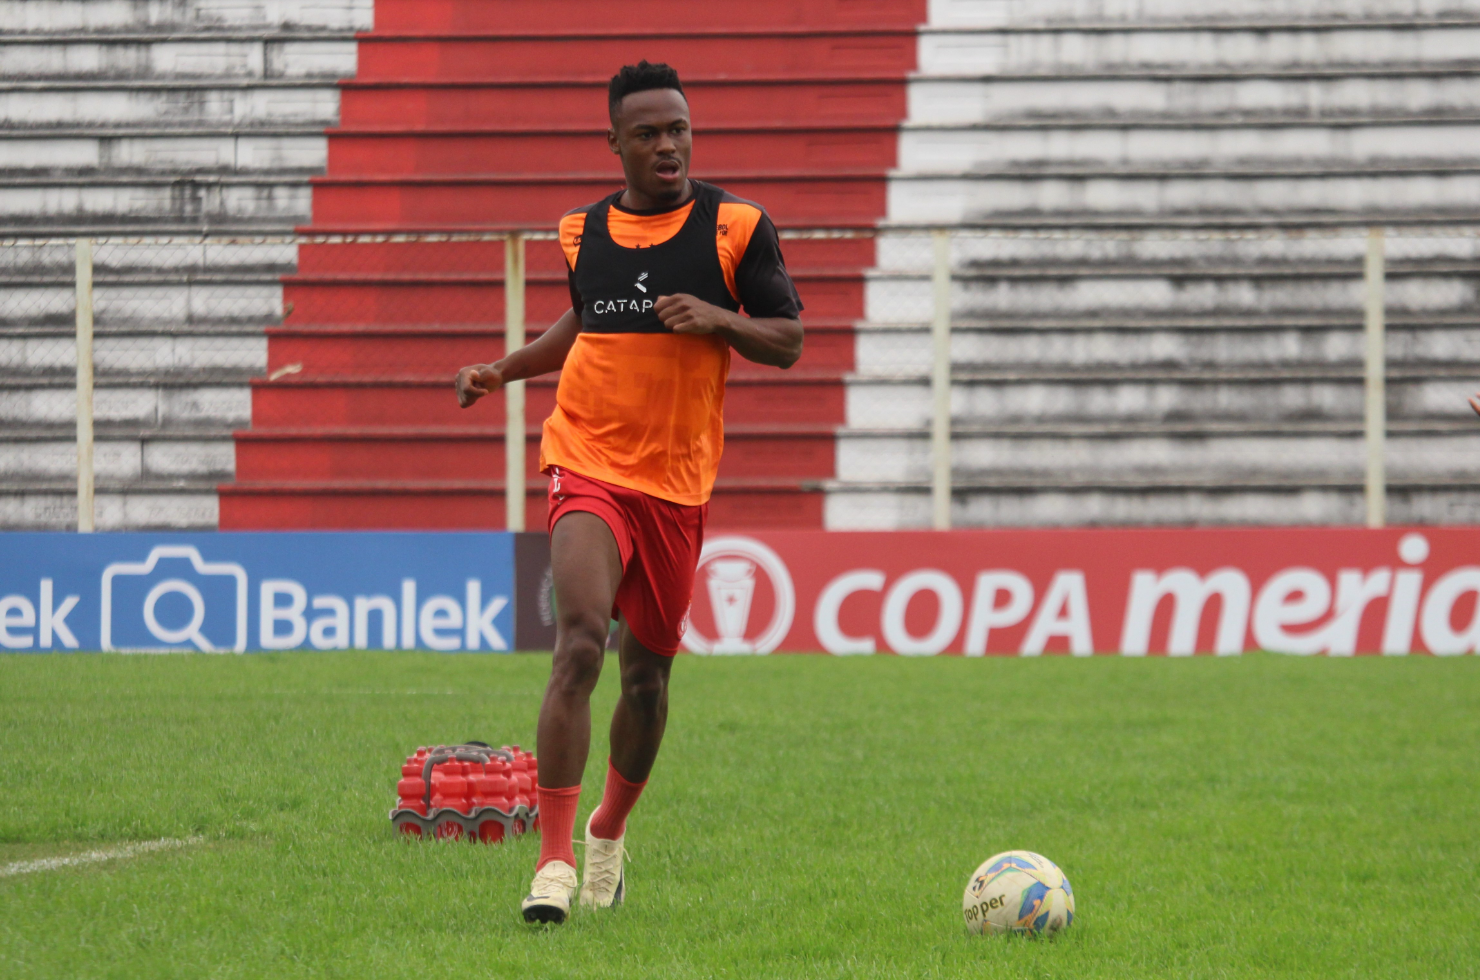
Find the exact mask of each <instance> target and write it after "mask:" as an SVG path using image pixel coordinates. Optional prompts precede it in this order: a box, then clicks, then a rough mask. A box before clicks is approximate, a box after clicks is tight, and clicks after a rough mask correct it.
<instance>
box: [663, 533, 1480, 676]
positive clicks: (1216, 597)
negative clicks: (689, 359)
mask: <svg viewBox="0 0 1480 980" xmlns="http://www.w3.org/2000/svg"><path fill="white" fill-rule="evenodd" d="M1477 598H1480V528H1472V527H1465V528H1451V527H1445V528H1397V529H1388V530H1382V531H1369V530H1364V529H1355V528H1219V529H1207V530H1203V529H1197V530H1181V529H1178V530H1160V529H1105V530H1078V529H1075V530H1068V529H1066V530H1022V531H1018V530H1004V531H881V532H840V531H776V532H769V533H766V532H762V533H756V534H743V535H741V534H716V535H713V536H711V538H710V539H709V540H708V541H707V542H706V543H705V547H704V555H703V558H702V560H701V562H700V565H699V571H698V575H697V577H696V579H695V582H694V603H693V607H692V609H691V611H690V624H689V630H688V632H687V633H686V635H685V637H684V643H685V646H686V647H687V648H688V649H689V650H691V651H693V652H695V653H712V654H728V653H770V652H772V651H797V652H802V651H807V652H818V651H821V652H827V653H833V654H868V653H896V654H906V655H912V656H931V655H936V654H957V655H960V654H964V655H966V656H983V655H1021V656H1033V655H1037V654H1049V653H1071V654H1077V655H1081V656H1087V655H1090V654H1096V653H1107V654H1108V653H1119V654H1124V655H1127V656H1133V655H1142V654H1170V655H1173V656H1178V655H1187V654H1194V653H1218V654H1233V653H1241V652H1243V651H1245V650H1271V651H1278V652H1283V653H1295V654H1329V655H1350V654H1358V653H1386V654H1406V653H1433V654H1441V655H1450V654H1461V653H1474V652H1476V651H1477V649H1480V605H1477Z"/></svg>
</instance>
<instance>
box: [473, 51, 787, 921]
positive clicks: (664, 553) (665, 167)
mask: <svg viewBox="0 0 1480 980" xmlns="http://www.w3.org/2000/svg"><path fill="white" fill-rule="evenodd" d="M607 101H608V108H609V112H610V116H611V129H609V130H608V131H607V143H608V145H609V146H610V147H611V151H612V152H613V153H615V154H617V155H618V156H619V157H621V159H622V171H623V173H624V174H625V176H626V181H627V186H626V188H625V189H624V190H622V191H621V192H619V193H616V194H613V195H612V196H610V197H608V198H605V199H603V200H601V201H598V202H597V203H595V204H592V205H589V206H587V207H584V208H577V209H576V210H574V211H572V212H570V213H569V214H567V215H566V216H565V217H564V218H563V219H561V222H560V244H561V246H562V248H563V249H564V251H565V258H566V263H567V265H568V266H569V273H570V275H569V278H570V296H571V309H570V310H568V311H567V312H566V313H565V314H564V315H563V316H561V318H560V319H559V320H557V321H556V323H555V325H554V326H553V327H551V328H550V329H549V330H547V331H546V332H545V333H544V335H543V336H541V337H540V338H539V339H538V340H536V341H535V342H534V343H532V344H530V345H529V346H527V347H525V348H523V349H522V350H518V351H514V352H513V353H511V354H509V355H508V356H507V357H505V358H504V359H503V360H501V361H498V362H497V363H495V364H477V365H473V366H470V367H465V368H463V369H462V370H461V371H460V372H458V376H457V397H458V402H459V403H460V404H461V405H462V406H463V407H464V408H466V407H468V406H469V405H471V404H473V403H474V402H475V401H477V400H478V399H479V398H481V397H482V396H483V395H486V394H489V393H490V392H493V391H495V390H497V389H498V388H499V387H500V386H502V385H504V384H506V383H508V382H510V381H517V380H519V379H522V378H532V377H535V376H537V375H541V374H548V373H549V372H551V371H562V373H561V376H560V386H559V388H558V390H557V392H556V395H555V411H554V413H553V414H552V415H551V416H550V418H549V419H547V420H546V422H545V431H544V439H543V442H542V443H541V446H540V469H541V471H542V472H544V473H548V474H549V475H550V514H549V527H550V560H551V566H552V570H553V574H554V579H555V602H556V606H557V609H558V617H557V623H556V632H555V658H554V664H553V666H552V669H551V672H550V683H549V686H548V687H547V688H546V689H545V699H544V703H543V704H542V705H541V706H540V722H539V732H538V736H537V738H538V742H539V759H540V780H539V781H540V785H539V806H540V833H541V840H540V859H539V863H538V865H537V866H536V869H535V875H534V881H533V883H532V884H531V885H530V887H529V894H528V896H526V897H525V899H524V901H523V903H522V909H523V913H524V918H525V920H526V921H528V922H564V921H565V919H566V917H567V916H568V915H569V914H570V903H571V899H572V897H573V896H574V895H575V891H576V869H575V852H574V849H573V848H572V845H571V837H572V833H573V831H574V829H575V818H576V803H577V800H578V798H579V797H580V792H581V775H582V773H583V772H584V771H585V768H586V755H587V753H588V752H589V750H590V741H591V706H590V697H591V691H592V689H593V688H594V687H595V686H596V680H597V677H598V676H599V675H600V673H601V665H602V659H603V655H604V651H605V648H606V638H607V626H608V623H609V621H610V619H611V618H612V617H616V618H617V620H618V624H619V630H618V652H619V656H620V658H621V671H622V683H621V696H620V697H619V699H618V701H617V707H616V710H615V711H614V712H613V713H612V721H611V740H610V741H611V757H610V759H609V760H608V765H607V771H606V789H605V791H604V793H603V794H602V799H601V805H600V806H598V807H597V809H596V811H595V812H594V813H592V814H591V818H590V820H588V821H587V823H586V875H585V880H584V881H583V882H582V884H581V889H580V900H581V904H582V905H585V906H587V907H592V908H609V907H611V906H613V905H615V904H617V903H618V902H620V901H621V900H622V896H623V892H624V880H623V873H622V860H623V849H622V842H623V838H624V835H625V833H626V822H627V815H628V813H630V812H631V810H632V807H633V805H634V804H635V803H636V802H637V798H638V796H639V795H640V794H641V793H642V790H643V787H644V786H645V785H646V784H647V779H648V774H649V772H651V771H652V768H653V760H654V759H655V758H656V757H657V755H658V746H659V745H660V744H661V743H662V741H663V729H664V726H665V725H666V723H667V719H668V674H669V669H670V667H671V666H672V662H673V661H672V658H673V655H674V654H675V653H676V652H677V651H678V646H679V640H680V638H681V637H682V635H683V631H684V626H685V623H686V620H687V616H688V608H689V600H690V598H691V597H692V595H693V589H694V571H695V568H696V567H697V565H698V562H699V552H700V550H701V548H702V547H703V541H704V522H705V518H706V516H707V513H708V500H709V495H710V491H711V490H712V488H713V486H714V478H715V473H716V470H717V469H718V467H719V457H720V452H721V450H722V448H723V445H724V421H723V418H722V409H723V405H724V390H725V377H726V375H727V374H728V372H729V367H730V350H731V349H732V348H733V349H734V350H735V351H737V352H738V353H739V354H740V355H741V356H742V357H744V358H746V359H748V360H751V361H755V362H757V363H760V364H771V365H775V366H776V367H781V368H787V367H790V366H791V365H792V364H794V363H796V360H797V358H798V357H799V356H801V352H802V324H801V321H800V320H799V319H798V316H799V315H800V313H801V310H802V304H801V301H800V299H799V298H798V297H797V293H796V289H795V287H794V286H793V285H792V282H791V278H790V277H789V276H788V275H787V272H786V266H785V264H784V263H783V261H782V258H781V249H780V246H779V244H778V242H777V236H776V229H775V227H774V226H773V225H772V224H771V221H770V219H769V218H768V217H767V216H766V214H765V212H764V211H762V210H761V208H760V207H759V206H758V205H755V204H751V203H750V202H748V201H742V200H740V199H739V198H736V197H732V196H731V195H729V194H727V193H725V192H724V191H722V190H720V189H719V188H718V187H714V186H712V185H710V184H705V183H701V182H699V181H696V180H690V179H689V176H688V171H689V155H690V151H691V149H692V142H691V134H690V126H689V106H688V101H687V99H686V98H685V97H684V94H683V88H682V86H681V85H680V84H679V80H678V73H677V72H675V71H674V70H673V69H672V68H669V67H668V66H667V65H661V64H659V65H650V64H648V63H647V62H646V61H644V62H641V63H640V64H638V65H637V66H636V67H633V66H631V65H629V66H627V67H624V68H623V69H622V70H621V71H620V72H618V73H617V75H616V76H614V77H613V78H612V80H611V85H610V88H609V91H608V100H607ZM742 308H743V309H744V310H745V313H746V314H748V315H746V316H741V315H740V312H739V311H740V310H741V309H742ZM562 369H563V370H562Z"/></svg>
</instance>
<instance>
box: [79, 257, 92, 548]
mask: <svg viewBox="0 0 1480 980" xmlns="http://www.w3.org/2000/svg"><path fill="white" fill-rule="evenodd" d="M92 529H93V243H92V239H90V238H79V239H77V530H79V531H91V530H92Z"/></svg>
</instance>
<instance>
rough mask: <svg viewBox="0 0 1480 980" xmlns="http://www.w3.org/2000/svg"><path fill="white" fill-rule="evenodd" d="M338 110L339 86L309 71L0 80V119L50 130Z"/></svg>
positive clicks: (244, 121)
mask: <svg viewBox="0 0 1480 980" xmlns="http://www.w3.org/2000/svg"><path fill="white" fill-rule="evenodd" d="M338 113H339V90H338V88H337V87H335V85H334V84H333V83H332V82H327V81H323V80H320V79H317V78H310V79H280V78H275V79H239V80H234V81H222V80H216V79H210V80H203V81H199V82H185V81H181V80H178V79H171V80H168V81H149V82H129V83H119V82H113V83H105V82H97V81H88V82H85V83H76V82H73V83H68V84H65V85H62V84H58V83H56V82H40V81H31V82H0V126H4V127H6V128H10V127H15V128H18V129H38V130H42V131H50V130H52V129H56V128H77V127H82V126H100V127H108V128H115V129H116V128H125V127H136V126H146V127H151V128H159V127H164V126H185V125H191V126H209V127H213V128H216V127H239V126H244V125H245V126H251V127H254V128H263V129H265V128H270V127H272V126H281V125H285V124H294V123H298V124H304V123H312V124H322V122H323V120H325V119H335V118H336V117H337V116H338Z"/></svg>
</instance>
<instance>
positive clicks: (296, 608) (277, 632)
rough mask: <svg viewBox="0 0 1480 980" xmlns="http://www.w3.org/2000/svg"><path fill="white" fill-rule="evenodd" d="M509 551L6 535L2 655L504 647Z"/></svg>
mask: <svg viewBox="0 0 1480 980" xmlns="http://www.w3.org/2000/svg"><path fill="white" fill-rule="evenodd" d="M539 537H540V538H541V541H543V536H539ZM515 550H516V543H515V535H511V534H505V533H467V534H458V533H425V534H422V533H361V532H307V533H295V532H263V533H249V532H244V533H234V532H225V533H203V534H168V533H160V534H149V533H128V534H54V533H35V534H29V533H11V534H3V535H0V650H16V651H23V650H24V651H35V652H40V651H46V650H79V649H80V650H134V651H172V650H199V651H217V652H244V651H248V650H291V649H311V650H315V649H316V650H335V649H351V648H359V649H372V650H374V649H385V650H396V649H423V650H446V651H454V650H464V651H507V650H510V649H513V648H514V647H515V646H517V645H519V643H518V640H519V639H520V638H519V637H518V636H517V624H516V618H517V617H516V610H515V603H514V582H515V562H514V557H515ZM545 555H546V556H547V555H548V550H546V552H545ZM545 560H546V565H548V558H547V557H546V559H545ZM543 646H544V647H545V648H548V642H545V643H543Z"/></svg>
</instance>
